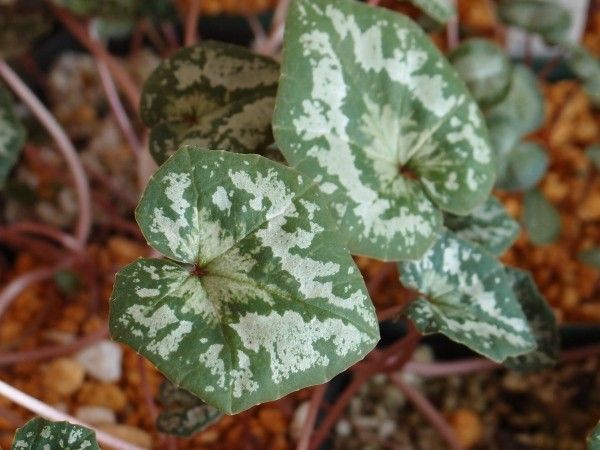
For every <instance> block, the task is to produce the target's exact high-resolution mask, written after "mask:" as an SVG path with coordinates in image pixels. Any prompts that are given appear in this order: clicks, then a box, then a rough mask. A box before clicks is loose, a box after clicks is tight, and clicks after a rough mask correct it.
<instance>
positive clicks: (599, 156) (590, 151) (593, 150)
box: [585, 144, 600, 170]
mask: <svg viewBox="0 0 600 450" xmlns="http://www.w3.org/2000/svg"><path fill="white" fill-rule="evenodd" d="M585 154H586V156H587V157H588V158H589V159H590V160H591V161H592V163H594V166H596V170H600V144H594V145H590V146H589V147H588V148H587V149H586V151H585Z"/></svg>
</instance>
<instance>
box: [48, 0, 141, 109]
mask: <svg viewBox="0 0 600 450" xmlns="http://www.w3.org/2000/svg"><path fill="white" fill-rule="evenodd" d="M46 3H47V4H48V7H49V8H50V10H51V11H52V12H53V14H54V16H55V17H56V18H57V19H58V20H59V21H60V22H61V23H62V24H63V25H64V26H65V27H66V28H67V29H68V30H69V31H70V32H71V34H73V36H75V38H76V39H77V40H78V41H79V42H80V43H81V44H82V45H83V46H84V47H85V48H87V49H88V50H89V51H90V53H92V54H93V55H94V56H95V57H96V58H97V59H99V60H101V61H103V62H104V63H105V64H106V66H107V67H108V70H110V72H111V73H112V75H113V77H114V79H115V81H116V83H117V84H118V86H119V88H120V89H121V90H122V91H123V94H124V95H125V97H126V98H127V101H128V102H129V106H130V107H131V109H132V110H133V111H135V112H137V111H138V110H139V103H140V91H139V89H138V87H137V86H136V84H135V83H134V81H133V79H132V78H131V77H130V76H129V74H128V73H127V71H125V69H124V68H123V67H122V66H121V64H119V63H118V62H117V61H116V59H115V58H114V57H113V56H112V55H111V54H110V53H109V52H108V51H107V50H106V48H104V46H102V45H101V44H99V43H98V42H97V41H96V40H94V39H93V38H92V37H91V36H90V35H89V33H88V32H87V29H86V27H85V26H83V25H82V24H81V23H79V21H78V20H77V19H76V18H75V17H73V15H71V13H69V12H68V11H67V10H66V9H64V8H61V7H59V6H56V5H55V4H54V3H53V2H51V1H47V2H46Z"/></svg>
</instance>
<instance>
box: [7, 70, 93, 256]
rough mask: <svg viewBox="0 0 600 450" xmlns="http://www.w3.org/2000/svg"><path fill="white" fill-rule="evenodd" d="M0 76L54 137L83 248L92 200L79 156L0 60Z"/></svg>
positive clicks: (89, 227)
mask: <svg viewBox="0 0 600 450" xmlns="http://www.w3.org/2000/svg"><path fill="white" fill-rule="evenodd" d="M0 76H1V77H2V78H3V79H4V81H6V83H7V84H8V85H9V86H10V88H11V89H12V90H13V91H14V92H15V94H17V96H18V97H19V98H20V99H21V100H22V101H23V103H25V105H27V107H28V108H29V109H30V110H31V112H32V113H33V114H34V115H35V116H36V117H37V118H38V120H39V121H40V122H41V123H42V125H44V127H45V128H46V130H47V131H48V133H49V134H50V136H52V138H53V139H54V141H55V143H56V145H57V148H58V150H59V151H60V153H61V154H62V155H63V157H64V158H65V160H66V162H67V165H68V167H69V170H70V171H71V174H72V175H73V180H74V182H75V188H76V189H75V191H76V194H77V203H78V206H79V218H78V221H77V227H76V231H75V236H76V239H77V242H78V244H79V247H80V250H83V248H84V247H85V244H86V242H87V240H88V237H89V235H90V230H91V227H92V202H91V194H90V186H89V182H88V179H87V176H86V175H85V171H84V170H83V165H82V164H81V160H80V159H79V156H78V154H77V151H76V150H75V147H73V144H72V143H71V141H70V139H69V137H68V136H67V134H66V133H65V132H64V130H63V129H62V127H61V126H60V125H59V123H58V122H57V121H56V119H55V118H54V116H53V115H52V114H51V113H50V112H49V111H48V110H47V109H46V107H45V106H44V105H43V104H42V102H40V101H39V100H38V98H37V97H36V96H35V94H34V93H33V92H31V90H30V89H29V88H28V87H27V85H26V84H25V83H24V82H23V81H22V80H21V79H20V78H19V76H18V75H17V74H16V73H15V72H14V71H13V70H12V69H11V68H10V66H9V65H8V64H7V63H6V62H5V61H4V60H0Z"/></svg>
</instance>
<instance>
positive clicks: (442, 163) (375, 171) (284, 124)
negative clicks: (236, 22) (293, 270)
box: [273, 0, 494, 260]
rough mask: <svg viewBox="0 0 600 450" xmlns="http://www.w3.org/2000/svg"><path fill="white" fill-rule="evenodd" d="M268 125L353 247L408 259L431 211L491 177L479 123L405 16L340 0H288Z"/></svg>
mask: <svg viewBox="0 0 600 450" xmlns="http://www.w3.org/2000/svg"><path fill="white" fill-rule="evenodd" d="M273 124H274V125H273V130H274V132H275V138H276V141H277V144H278V145H279V148H280V149H281V151H282V152H283V154H284V155H285V157H286V159H287V160H288V161H289V162H290V163H291V164H292V165H293V166H295V167H296V168H297V169H298V170H300V171H301V172H303V173H306V174H308V175H309V176H310V177H312V178H313V179H314V180H316V181H317V182H318V183H319V186H320V189H321V191H322V192H324V193H325V194H327V195H328V201H329V202H330V204H331V206H332V209H333V211H334V212H335V214H336V215H337V219H338V224H339V227H340V229H341V230H342V232H343V233H344V234H345V235H346V236H347V240H348V242H349V244H348V245H349V248H350V251H351V252H352V253H356V254H363V255H368V256H373V257H376V258H380V259H389V260H398V259H410V258H418V257H420V256H421V255H422V254H423V252H425V251H426V250H427V249H428V248H429V247H430V246H431V244H432V243H433V241H434V240H435V238H436V236H437V233H438V231H439V229H440V227H441V224H442V214H441V210H443V211H448V212H453V213H456V214H466V213H468V212H469V211H470V210H472V209H473V208H474V207H475V206H477V205H478V204H479V203H481V202H483V201H484V200H485V198H486V197H487V195H488V194H489V192H490V189H491V186H492V184H493V178H494V168H493V158H492V152H491V149H490V147H489V143H488V137H487V130H486V128H485V123H484V121H483V119H482V117H481V114H480V113H479V110H478V108H477V104H476V103H475V102H474V101H473V100H472V98H471V96H470V94H469V93H468V91H467V89H466V88H465V86H464V84H463V82H462V81H461V80H460V78H459V77H458V75H457V74H456V72H455V71H454V70H453V69H452V67H451V66H450V65H449V64H448V62H447V61H446V60H445V58H444V57H443V56H442V55H441V54H440V52H439V51H438V50H437V49H436V48H435V46H434V45H433V44H432V42H431V41H430V39H429V38H428V37H427V36H426V35H425V34H424V33H423V32H422V30H421V29H420V28H419V27H418V26H417V25H415V24H414V23H413V22H412V21H411V20H410V19H408V18H406V17H404V16H402V15H399V14H396V13H393V12H391V11H386V10H384V9H382V8H372V7H370V6H368V5H365V4H362V3H358V2H355V1H348V0H333V1H329V0H317V1H312V0H311V1H309V0H298V1H296V2H294V3H292V6H291V9H290V12H289V15H288V21H287V25H286V34H285V38H284V52H283V62H282V76H281V82H280V87H279V92H278V96H277V105H276V108H275V116H274V121H273Z"/></svg>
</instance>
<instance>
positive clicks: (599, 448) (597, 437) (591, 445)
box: [587, 423, 600, 450]
mask: <svg viewBox="0 0 600 450" xmlns="http://www.w3.org/2000/svg"><path fill="white" fill-rule="evenodd" d="M587 450H600V423H599V424H598V425H596V427H595V428H594V429H593V430H592V432H591V433H590V435H589V436H588V438H587Z"/></svg>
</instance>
